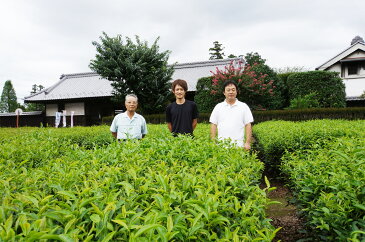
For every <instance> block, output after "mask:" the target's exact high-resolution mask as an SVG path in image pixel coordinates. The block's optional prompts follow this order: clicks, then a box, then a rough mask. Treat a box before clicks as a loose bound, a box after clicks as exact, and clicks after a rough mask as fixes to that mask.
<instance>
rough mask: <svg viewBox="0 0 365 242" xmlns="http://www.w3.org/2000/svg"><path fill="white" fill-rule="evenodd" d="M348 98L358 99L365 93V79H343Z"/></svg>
mask: <svg viewBox="0 0 365 242" xmlns="http://www.w3.org/2000/svg"><path fill="white" fill-rule="evenodd" d="M343 82H344V83H345V86H346V96H347V97H358V96H360V95H361V94H363V93H364V91H365V78H356V79H352V78H351V79H343Z"/></svg>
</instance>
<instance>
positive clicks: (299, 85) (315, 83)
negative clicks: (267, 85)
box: [287, 71, 346, 108]
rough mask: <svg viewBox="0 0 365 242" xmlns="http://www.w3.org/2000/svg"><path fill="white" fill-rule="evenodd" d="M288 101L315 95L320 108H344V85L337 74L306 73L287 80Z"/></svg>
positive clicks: (297, 74)
mask: <svg viewBox="0 0 365 242" xmlns="http://www.w3.org/2000/svg"><path fill="white" fill-rule="evenodd" d="M287 86H288V91H289V98H290V100H292V99H294V98H299V97H304V96H305V95H308V94H311V93H316V94H317V95H316V99H317V100H318V102H319V105H320V107H325V108H327V107H345V106H346V93H345V84H344V83H343V81H342V79H341V78H340V77H339V76H338V73H337V72H329V71H308V72H298V73H293V74H291V75H289V76H288V78H287Z"/></svg>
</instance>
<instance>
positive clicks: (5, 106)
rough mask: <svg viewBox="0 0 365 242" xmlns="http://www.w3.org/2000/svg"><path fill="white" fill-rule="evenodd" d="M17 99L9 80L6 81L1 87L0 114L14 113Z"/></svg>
mask: <svg viewBox="0 0 365 242" xmlns="http://www.w3.org/2000/svg"><path fill="white" fill-rule="evenodd" d="M18 105H19V104H18V102H17V97H16V94H15V90H14V87H13V84H12V83H11V81H10V80H7V81H6V82H5V84H4V87H3V92H2V93H1V99H0V112H2V113H9V112H14V111H15V109H17V108H18Z"/></svg>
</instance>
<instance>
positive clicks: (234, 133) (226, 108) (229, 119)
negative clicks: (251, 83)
mask: <svg viewBox="0 0 365 242" xmlns="http://www.w3.org/2000/svg"><path fill="white" fill-rule="evenodd" d="M223 88H224V91H223V94H224V96H225V97H226V99H225V100H224V101H223V102H221V103H218V104H217V105H216V106H215V107H214V109H213V112H212V114H211V115H210V119H209V122H210V123H211V125H210V137H211V139H215V138H216V136H217V129H218V139H231V141H232V142H234V143H235V144H236V145H237V146H240V147H243V148H244V149H246V150H249V149H251V137H252V127H251V123H252V122H253V116H252V113H251V110H250V108H249V107H248V106H247V104H246V103H243V102H240V101H238V100H237V98H236V97H237V92H238V88H237V84H236V83H235V82H234V81H230V80H228V81H226V82H225V83H224V85H223Z"/></svg>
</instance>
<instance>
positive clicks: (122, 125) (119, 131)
mask: <svg viewBox="0 0 365 242" xmlns="http://www.w3.org/2000/svg"><path fill="white" fill-rule="evenodd" d="M137 106H138V98H137V96H136V95H134V94H128V95H127V96H126V97H125V107H126V109H127V111H125V112H124V113H120V114H118V115H117V116H115V117H114V120H113V123H112V125H111V126H110V131H111V132H112V135H113V136H114V137H115V138H116V139H118V140H127V139H142V138H143V137H144V136H145V135H146V134H147V125H146V120H145V119H144V118H143V117H142V115H139V114H138V113H136V109H137Z"/></svg>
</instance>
